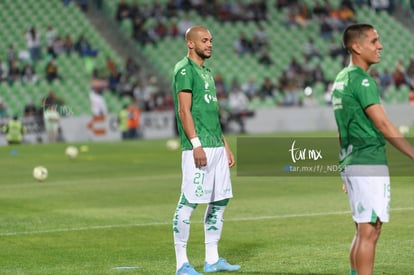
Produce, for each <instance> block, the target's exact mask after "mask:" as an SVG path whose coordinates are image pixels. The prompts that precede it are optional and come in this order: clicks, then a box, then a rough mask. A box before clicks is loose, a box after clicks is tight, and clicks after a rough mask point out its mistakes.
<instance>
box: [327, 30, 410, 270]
mask: <svg viewBox="0 0 414 275" xmlns="http://www.w3.org/2000/svg"><path fill="white" fill-rule="evenodd" d="M342 40H343V45H344V47H345V48H346V49H347V51H348V52H349V55H350V64H349V66H348V67H346V68H344V69H343V70H342V71H341V72H340V73H339V74H338V76H337V77H336V79H335V83H334V86H333V94H332V104H333V109H334V114H335V120H336V124H337V126H338V132H339V140H340V146H341V153H340V160H339V162H340V166H341V169H342V172H341V176H342V179H343V181H344V187H345V190H346V192H347V194H348V198H349V202H350V206H351V211H352V217H353V220H354V222H355V225H356V232H355V236H354V239H353V241H352V244H351V249H350V265H351V269H350V274H358V275H370V274H372V272H373V269H374V258H375V250H376V244H377V240H378V238H379V236H380V232H381V227H382V224H383V223H384V222H389V209H390V198H391V192H390V191H391V187H390V178H389V173H388V165H387V158H386V153H385V143H386V140H387V141H388V142H389V143H390V144H392V145H393V146H394V147H395V148H397V149H398V150H400V151H401V152H402V153H404V154H406V155H407V156H408V157H409V158H410V159H411V160H414V148H413V147H412V146H411V145H410V144H409V143H408V142H407V140H406V139H404V137H403V136H402V135H401V134H400V132H399V131H398V130H397V129H396V127H395V126H394V125H393V124H392V123H391V121H390V120H389V119H388V117H387V115H386V114H385V112H384V109H383V106H382V105H381V102H380V97H379V93H378V89H377V85H376V82H375V80H374V79H373V78H371V77H370V75H369V74H368V69H369V68H370V66H371V65H373V64H376V63H379V62H380V56H381V50H382V44H381V42H380V38H379V35H378V33H377V31H376V30H375V28H374V27H373V26H372V25H369V24H353V25H350V26H348V27H347V28H346V29H345V31H344V33H343V38H342Z"/></svg>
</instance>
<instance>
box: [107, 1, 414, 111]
mask: <svg viewBox="0 0 414 275" xmlns="http://www.w3.org/2000/svg"><path fill="white" fill-rule="evenodd" d="M266 5H269V3H268V2H266V1H253V0H252V1H185V0H183V1H173V0H171V1H168V3H167V4H164V5H162V4H160V3H158V2H153V3H152V4H149V3H148V4H138V2H137V1H132V2H130V1H126V0H119V3H118V5H117V9H116V13H115V19H116V20H117V21H118V22H119V23H120V24H122V23H123V22H125V21H130V22H132V34H131V36H132V37H133V38H134V39H135V40H136V41H137V42H138V43H140V44H141V45H147V44H156V43H157V42H158V41H159V40H160V39H162V38H164V37H166V36H172V37H176V36H177V35H179V36H180V37H182V35H183V34H184V33H185V31H186V30H187V28H188V27H189V26H192V25H193V22H192V20H191V17H190V16H189V12H190V11H194V12H196V13H198V14H199V15H200V16H211V17H214V18H215V19H216V20H218V21H220V22H226V23H229V22H236V21H249V20H250V21H254V22H256V23H257V24H256V25H257V28H256V30H255V31H254V32H252V33H247V32H240V34H239V37H238V39H237V40H236V41H233V45H232V47H233V49H234V52H235V54H236V55H238V56H239V57H243V56H244V55H253V56H255V57H257V61H258V63H259V64H261V65H262V66H266V67H268V68H270V69H272V68H273V69H278V70H280V68H276V67H275V64H276V62H275V60H272V58H271V55H270V54H269V52H270V51H271V46H272V45H270V43H269V39H268V37H267V34H266V32H265V31H264V28H263V26H262V24H263V23H264V22H265V21H266V20H268V14H267V9H266ZM363 5H371V7H372V8H373V9H375V10H385V11H388V12H389V13H393V11H394V9H395V3H394V1H393V0H391V1H389V4H388V5H381V4H380V3H379V2H378V1H367V0H357V1H351V0H342V1H340V5H339V6H335V7H334V6H332V5H331V3H330V1H329V0H318V1H314V3H313V5H312V6H308V5H307V3H305V1H302V0H275V1H274V7H275V8H276V9H277V10H279V11H286V12H285V13H283V14H286V18H285V27H286V28H291V27H297V28H306V27H307V26H308V25H309V24H317V25H318V26H319V27H318V28H319V33H320V39H323V40H324V41H325V43H326V45H327V48H328V51H329V56H330V57H331V58H333V59H335V60H342V61H341V63H342V65H343V66H346V65H347V63H348V60H347V53H346V51H345V50H344V49H343V47H342V45H340V44H338V42H337V41H335V39H334V36H335V33H341V32H342V31H343V30H344V28H345V27H346V26H347V25H349V24H351V23H354V22H356V11H357V9H358V8H359V7H361V6H363ZM178 18H179V19H178ZM318 39H319V38H318ZM302 54H303V58H300V59H296V58H292V60H291V62H290V63H289V64H288V66H287V67H286V68H282V73H281V74H280V77H279V78H278V79H273V78H271V77H267V78H265V79H264V80H263V82H262V83H260V82H259V83H257V82H256V81H257V79H253V78H250V79H249V80H246V83H243V85H233V84H234V83H231V85H230V86H231V87H226V85H225V84H224V83H227V82H228V81H229V80H228V79H223V77H224V76H222V75H217V76H216V83H217V91H218V94H219V96H220V98H222V99H223V100H225V102H226V103H225V104H226V105H227V106H228V105H230V104H228V102H229V101H230V95H232V94H238V91H239V90H241V91H242V92H243V93H244V94H245V96H246V98H247V99H248V102H250V101H251V100H252V99H255V98H256V99H261V100H266V99H271V100H273V101H274V102H275V104H276V105H283V106H293V105H307V104H309V103H310V102H311V98H312V93H307V94H305V96H303V95H304V89H305V88H306V87H308V86H312V85H313V84H315V83H321V84H322V85H323V86H324V87H325V90H326V92H325V93H326V94H325V103H326V104H330V94H329V89H330V82H332V79H327V78H326V77H325V75H324V71H323V70H322V66H321V63H322V60H323V59H324V58H325V55H324V54H322V53H321V52H320V49H318V48H317V47H316V46H315V43H314V38H313V37H308V38H307V41H306V42H305V43H304V44H303V47H302ZM315 59H316V60H318V61H317V62H314V60H315ZM315 64H316V65H315ZM373 72H374V73H375V69H374V70H373ZM398 72H400V76H398ZM376 73H378V74H379V76H378V79H380V78H382V79H383V81H382V84H381V87H382V88H383V90H384V91H385V90H386V88H387V87H389V86H387V85H395V87H397V88H398V87H399V86H400V85H410V86H412V85H411V84H410V76H409V74H408V73H406V69H405V68H404V70H402V69H401V68H400V69H399V70H397V71H396V72H392V73H391V74H389V73H388V72H387V71H384V72H381V73H379V72H376ZM388 74H389V76H390V78H389V82H388V83H389V84H387V85H385V84H384V83H387V82H386V81H385V80H386V79H387V77H388ZM230 81H234V80H230ZM259 81H260V80H259ZM379 84H380V83H379ZM384 85H385V86H384ZM254 86H257V87H254ZM247 87H248V88H247ZM239 98H241V97H239ZM240 102H245V101H244V99H240ZM312 102H313V99H312ZM312 104H313V103H312Z"/></svg>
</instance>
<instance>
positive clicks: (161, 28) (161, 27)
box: [154, 18, 169, 39]
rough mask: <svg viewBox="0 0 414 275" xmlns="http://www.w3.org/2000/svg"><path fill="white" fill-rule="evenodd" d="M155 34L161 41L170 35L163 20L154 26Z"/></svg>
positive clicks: (158, 20)
mask: <svg viewBox="0 0 414 275" xmlns="http://www.w3.org/2000/svg"><path fill="white" fill-rule="evenodd" d="M154 32H155V34H156V35H157V37H158V38H159V39H162V38H165V37H167V35H169V30H168V26H167V24H166V23H165V20H164V19H163V18H158V19H157V21H156V23H155V26H154Z"/></svg>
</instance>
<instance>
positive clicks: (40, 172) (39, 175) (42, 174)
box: [33, 166, 48, 181]
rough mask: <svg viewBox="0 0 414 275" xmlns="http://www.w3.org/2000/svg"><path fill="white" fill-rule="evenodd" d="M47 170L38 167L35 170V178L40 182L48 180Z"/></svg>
mask: <svg viewBox="0 0 414 275" xmlns="http://www.w3.org/2000/svg"><path fill="white" fill-rule="evenodd" d="M47 174H48V173H47V169H46V167H44V166H36V167H35V168H34V169H33V177H34V178H35V179H36V180H38V181H44V180H45V179H47Z"/></svg>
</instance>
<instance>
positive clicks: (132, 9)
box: [121, 0, 143, 20]
mask: <svg viewBox="0 0 414 275" xmlns="http://www.w3.org/2000/svg"><path fill="white" fill-rule="evenodd" d="M122 5H125V4H122ZM121 8H122V9H125V8H124V7H121ZM125 15H128V17H129V20H134V18H136V17H143V14H142V12H141V9H140V4H139V3H138V1H137V0H134V1H132V2H130V3H129V9H128V11H127V12H125ZM124 19H125V18H124Z"/></svg>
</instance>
